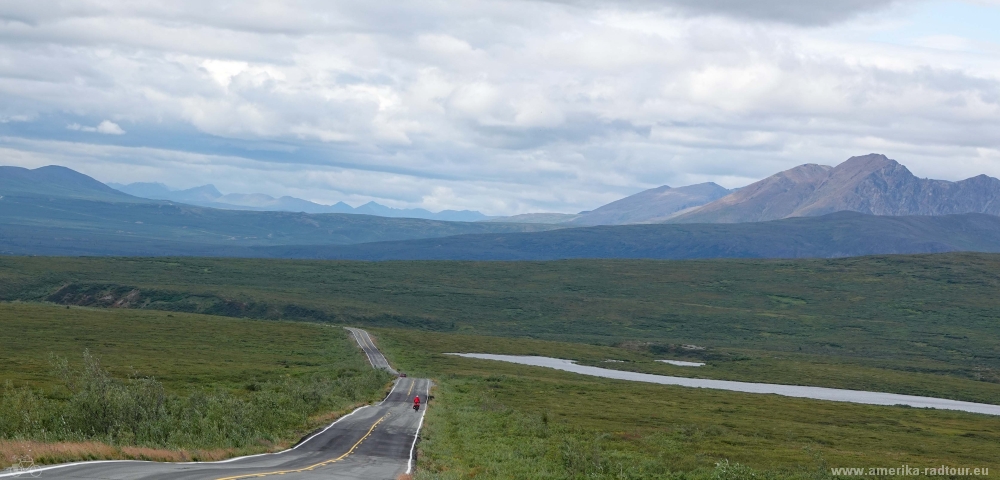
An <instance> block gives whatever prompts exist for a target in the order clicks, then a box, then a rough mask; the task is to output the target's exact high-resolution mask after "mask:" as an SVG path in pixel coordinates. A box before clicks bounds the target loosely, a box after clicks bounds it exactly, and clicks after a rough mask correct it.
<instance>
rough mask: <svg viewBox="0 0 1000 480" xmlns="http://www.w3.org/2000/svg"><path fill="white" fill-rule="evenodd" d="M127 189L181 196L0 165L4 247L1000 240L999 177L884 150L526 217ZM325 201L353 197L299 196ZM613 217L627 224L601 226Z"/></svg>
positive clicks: (358, 251)
mask: <svg viewBox="0 0 1000 480" xmlns="http://www.w3.org/2000/svg"><path fill="white" fill-rule="evenodd" d="M119 187H120V188H124V189H130V188H131V189H132V190H131V191H133V192H136V193H141V194H143V195H145V196H148V197H157V196H161V197H162V196H169V197H170V198H171V200H162V199H156V198H143V197H140V196H134V195H130V194H128V193H125V192H122V191H119V190H116V189H113V188H111V187H109V186H107V185H104V184H102V183H101V182H98V181H97V180H94V179H93V178H90V177H88V176H86V175H83V174H80V173H78V172H75V171H73V170H70V169H68V168H64V167H59V166H48V167H42V168H38V169H34V170H28V169H24V168H20V167H0V254H16V255H144V256H160V255H204V256H252V257H257V256H263V257H291V258H331V259H356V260H385V259H468V260H473V259H474V260H518V259H532V260H547V259H559V258H618V257H621V258H663V259H668V258H715V257H775V258H778V257H780V258H784V257H803V256H805V257H810V256H812V257H837V256H851V255H868V254H879V253H931V252H944V251H955V250H973V251H984V252H994V251H1000V243H998V240H997V239H1000V216H998V215H1000V201H998V198H1000V180H997V179H995V178H991V177H987V176H985V175H980V176H977V177H973V178H970V179H967V180H962V181H958V182H949V181H943V180H929V179H921V178H917V177H916V176H914V175H913V174H912V173H910V171H909V170H907V169H906V167H904V166H902V165H900V164H899V163H898V162H896V161H894V160H890V159H888V158H886V157H885V156H882V155H877V154H872V155H865V156H860V157H852V158H850V159H848V160H847V161H845V162H843V163H841V164H840V165H837V166H835V167H829V166H823V165H816V164H806V165H801V166H799V167H795V168H792V169H790V170H786V171H784V172H780V173H778V174H775V175H773V176H771V177H768V178H765V179H763V180H761V181H759V182H756V183H754V184H752V185H749V186H747V187H744V188H742V189H739V190H735V191H730V190H726V189H725V188H723V187H720V186H718V185H715V184H712V183H706V184H699V185H691V186H687V187H679V188H671V187H667V186H664V187H659V188H655V189H651V190H646V191H644V192H640V193H638V194H636V195H633V196H630V197H627V198H624V199H621V200H619V201H616V202H612V203H610V204H608V205H605V206H602V207H600V208H597V209H595V210H593V211H590V212H581V213H580V214H572V215H566V214H545V213H542V214H527V215H521V216H516V217H513V218H515V219H521V222H522V223H511V222H510V219H506V221H501V222H496V221H480V222H451V221H440V220H429V219H420V218H387V217H385V216H373V215H365V214H356V213H357V212H358V211H359V210H361V209H362V207H358V208H356V209H352V212H353V213H352V214H345V213H305V212H303V211H301V209H300V211H270V209H277V207H275V205H276V204H280V205H286V206H287V205H292V206H289V207H287V208H289V209H291V208H293V207H294V204H292V203H291V202H295V201H299V202H305V201H304V200H299V199H294V198H291V197H283V198H279V199H275V198H273V197H269V196H266V195H233V194H231V195H222V194H221V192H219V191H218V190H217V189H215V188H214V187H212V186H211V185H206V186H203V187H198V188H195V189H189V190H183V191H172V190H170V189H169V188H167V187H165V186H163V185H159V184H145V185H134V184H133V185H131V186H119ZM182 200H183V201H182ZM282 202H285V203H282ZM197 203H201V204H202V205H209V206H199V205H196V204H197ZM212 205H215V206H223V207H224V208H214V207H212ZM234 205H236V206H238V207H239V209H236V208H230V207H232V206H234ZM318 207H324V208H341V207H338V206H336V205H332V206H322V205H319V204H314V203H312V202H305V205H303V206H302V208H303V209H304V208H318ZM363 207H364V206H363ZM379 207H381V206H379ZM347 208H351V207H349V206H348V207H347ZM371 208H373V209H374V208H375V207H374V206H372V207H371ZM383 208H384V207H383ZM265 209H268V210H267V211H264V210H265ZM397 213H398V212H397ZM602 223H627V224H626V225H605V226H600V225H598V226H591V225H592V224H602Z"/></svg>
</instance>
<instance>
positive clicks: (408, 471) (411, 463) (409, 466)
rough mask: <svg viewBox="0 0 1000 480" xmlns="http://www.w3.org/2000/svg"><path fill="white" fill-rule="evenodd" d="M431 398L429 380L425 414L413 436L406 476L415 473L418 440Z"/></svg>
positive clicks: (421, 415) (422, 414)
mask: <svg viewBox="0 0 1000 480" xmlns="http://www.w3.org/2000/svg"><path fill="white" fill-rule="evenodd" d="M429 398H431V381H430V380H427V390H426V393H424V413H421V414H420V423H418V424H417V431H416V433H414V434H413V444H412V445H410V459H409V460H407V461H406V474H407V475H409V474H410V473H411V472H412V471H413V453H414V452H415V451H416V449H417V439H418V438H420V427H423V426H424V415H427V403H428V402H427V399H429Z"/></svg>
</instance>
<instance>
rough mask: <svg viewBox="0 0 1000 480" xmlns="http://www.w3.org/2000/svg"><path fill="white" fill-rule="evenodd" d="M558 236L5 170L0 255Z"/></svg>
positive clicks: (0, 188)
mask: <svg viewBox="0 0 1000 480" xmlns="http://www.w3.org/2000/svg"><path fill="white" fill-rule="evenodd" d="M209 193H211V192H209ZM189 194H190V195H196V194H197V192H189ZM551 228H554V227H552V226H548V225H524V224H510V223H508V224H494V223H477V222H446V221H440V220H427V219H418V218H386V217H379V216H372V215H354V214H343V213H326V214H308V213H299V212H272V211H247V210H226V209H218V208H208V207H200V206H196V205H189V204H185V203H179V202H173V201H166V200H155V199H146V198H141V197H136V196H133V195H129V194H127V193H124V192H120V191H118V190H115V189H113V188H111V187H108V186H107V185H105V184H103V183H101V182H98V181H97V180H94V179H93V178H91V177H88V176H86V175H84V174H81V173H79V172H76V171H73V170H71V169H68V168H65V167H59V166H48V167H41V168H37V169H34V170H28V169H25V168H20V167H0V254H19V255H20V254H25V255H150V256H155V255H220V256H227V255H233V254H234V252H239V251H241V250H240V249H241V248H243V247H250V246H267V245H338V244H349V243H360V242H375V241H387V240H406V239H416V238H426V237H441V236H449V235H458V234H468V233H489V232H512V231H539V230H547V229H551Z"/></svg>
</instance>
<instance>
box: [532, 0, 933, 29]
mask: <svg viewBox="0 0 1000 480" xmlns="http://www.w3.org/2000/svg"><path fill="white" fill-rule="evenodd" d="M551 1H555V2H558V3H568V4H578V5H587V6H590V7H599V6H602V5H606V3H604V2H598V1H590V0H551ZM900 3H914V0H798V1H787V0H648V1H647V0H632V1H625V2H620V3H618V4H617V5H619V6H624V7H630V8H636V9H643V10H649V9H674V10H676V11H677V12H678V13H681V14H684V15H721V16H727V17H733V18H738V19H747V20H760V21H767V22H779V23H789V24H794V25H802V26H825V25H831V24H834V23H837V22H842V21H844V20H849V19H852V18H855V17H857V16H859V15H863V14H866V13H871V12H877V11H880V10H884V9H886V8H888V7H890V6H892V5H896V4H900Z"/></svg>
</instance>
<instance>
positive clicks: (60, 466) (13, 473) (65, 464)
mask: <svg viewBox="0 0 1000 480" xmlns="http://www.w3.org/2000/svg"><path fill="white" fill-rule="evenodd" d="M362 331H364V330H362ZM352 333H353V332H352ZM355 339H357V337H355ZM370 361H371V360H369V362H370ZM372 367H375V365H372ZM397 386H399V381H396V382H394V383H393V385H392V389H391V390H389V393H388V394H387V395H386V396H385V398H383V399H382V401H381V402H378V403H377V404H376V405H382V404H383V403H385V401H386V400H388V399H389V397H390V396H391V395H392V392H394V391H396V387H397ZM428 388H429V387H428ZM428 391H429V390H428ZM368 407H371V405H365V406H363V407H358V408H355V409H354V411H352V412H351V413H348V414H347V415H344V416H343V417H340V418H338V419H337V420H336V421H334V422H333V423H331V424H329V425H327V426H326V428H324V429H322V430H320V431H318V432H316V433H314V434H312V435H310V436H309V437H308V438H306V439H305V440H302V441H301V442H299V443H298V444H296V445H295V446H294V447H292V448H287V449H285V450H282V451H280V452H270V453H258V454H255V455H246V456H242V457H236V458H229V459H226V460H216V461H212V462H156V461H153V460H89V461H86V462H74V463H63V464H60V465H52V466H49V467H40V468H37V469H34V470H31V471H30V472H29V471H24V472H10V473H0V478H3V477H16V476H20V475H30V474H31V473H32V472H45V471H48V470H55V469H57V468H66V467H76V466H80V465H97V464H99V463H158V464H162V465H197V464H217V463H230V462H235V461H238V460H246V459H248V458H254V457H263V456H265V455H281V454H282V453H287V452H290V451H292V450H295V449H297V448H299V447H301V446H302V445H305V444H306V442H308V441H309V440H312V439H313V438H316V436H318V435H321V434H323V432H326V431H327V430H329V429H331V428H333V426H334V425H336V424H337V423H339V422H340V421H341V420H343V419H345V418H347V417H350V416H351V415H354V414H355V413H357V412H358V410H362V409H365V408H368ZM424 413H425V414H426V413H427V409H424ZM420 423H421V424H423V423H424V416H423V415H421V416H420ZM417 432H418V433H419V432H420V427H419V426H418V427H417ZM413 443H414V445H415V444H416V439H415V438H414V440H413ZM410 455H411V458H412V455H413V452H412V449H411V452H410ZM407 473H409V470H407Z"/></svg>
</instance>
